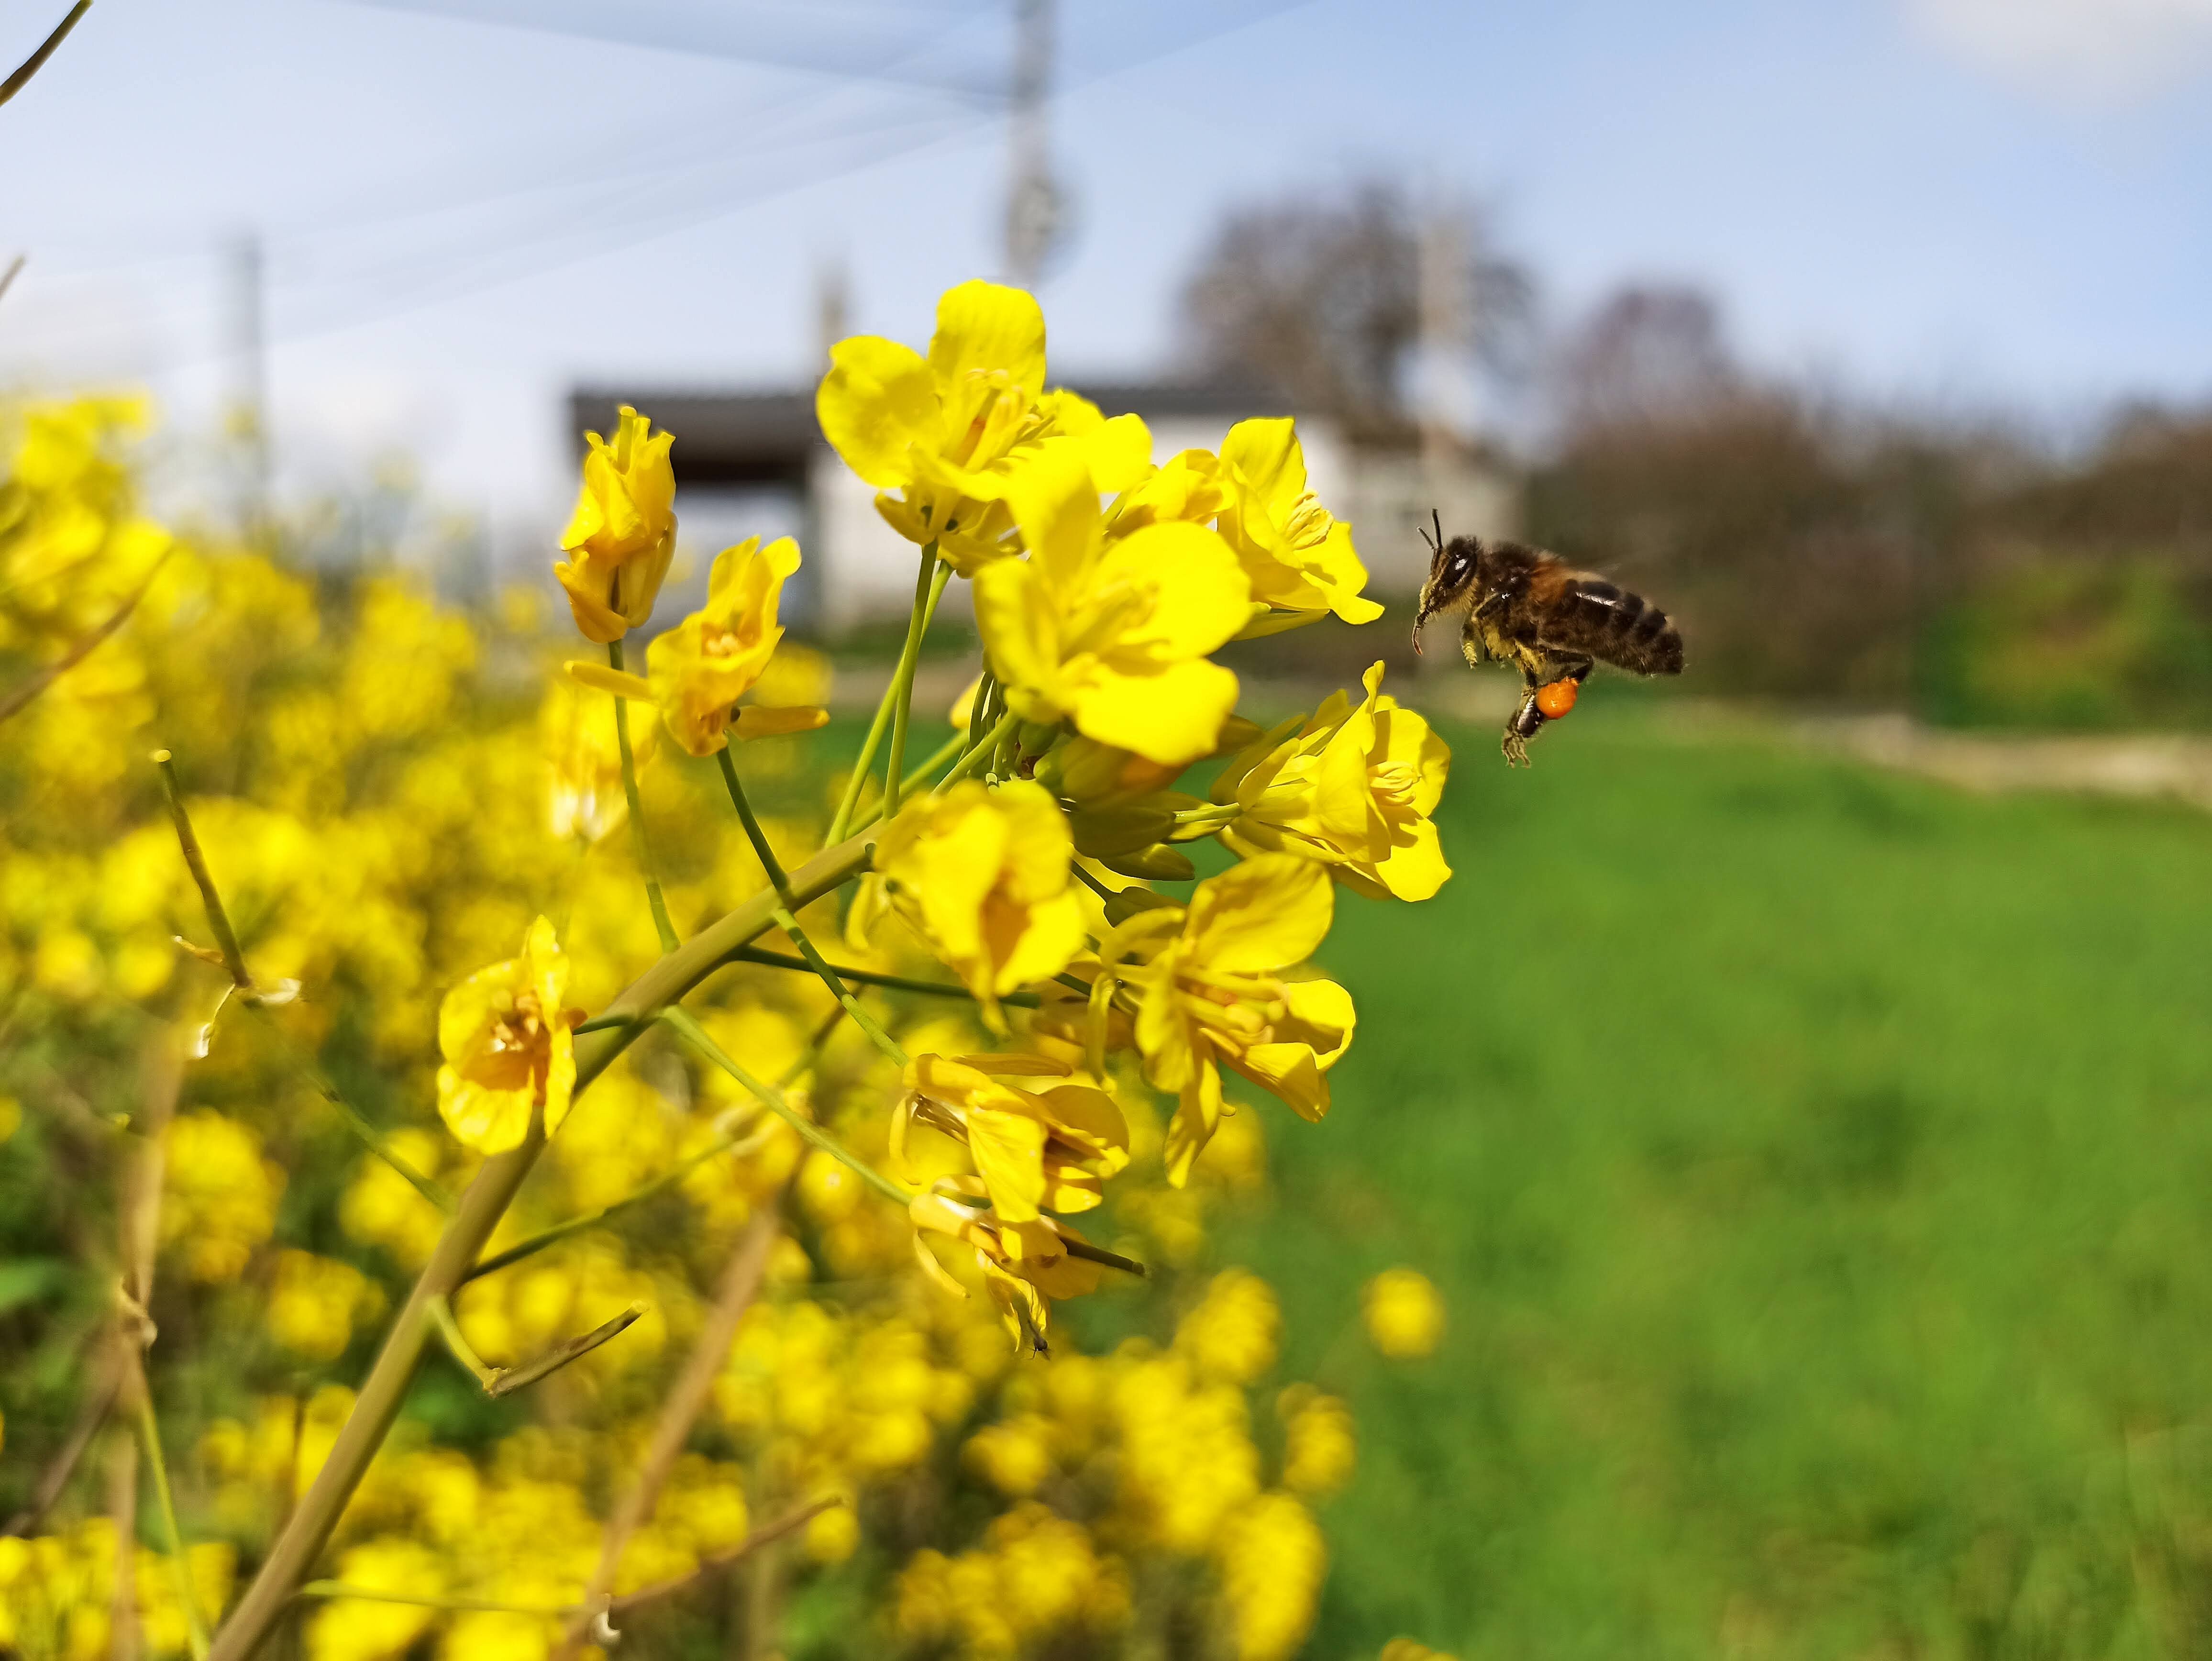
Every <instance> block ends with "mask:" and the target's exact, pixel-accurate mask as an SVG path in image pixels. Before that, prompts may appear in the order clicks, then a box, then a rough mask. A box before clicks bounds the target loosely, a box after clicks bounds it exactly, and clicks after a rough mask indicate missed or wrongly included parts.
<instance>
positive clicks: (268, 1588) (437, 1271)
mask: <svg viewBox="0 0 2212 1661" xmlns="http://www.w3.org/2000/svg"><path fill="white" fill-rule="evenodd" d="M869 854H870V843H869V841H868V839H867V838H866V837H850V838H848V840H846V841H844V842H842V843H836V844H834V845H833V846H831V847H829V848H826V849H823V851H822V852H821V853H819V854H817V855H815V856H814V858H812V859H811V860H810V861H807V862H806V863H805V865H804V866H802V867H799V869H798V870H796V871H794V872H793V873H791V886H792V892H793V896H794V897H797V898H798V899H799V900H800V901H801V902H802V903H805V902H809V901H812V900H816V899H819V898H820V897H822V896H823V895H824V894H827V893H829V892H832V891H835V890H836V889H838V888H842V886H844V885H845V884H847V883H848V882H850V881H851V880H852V879H854V877H857V876H859V875H860V873H861V872H863V871H865V870H866V869H867V867H868V860H869ZM775 908H776V900H775V896H774V895H773V894H768V893H762V894H756V895H754V896H753V897H751V898H750V899H748V900H746V901H744V903H743V904H740V905H738V906H737V907H736V908H735V909H734V910H731V911H729V912H727V913H726V914H725V915H724V916H721V917H720V918H719V919H717V920H716V921H715V922H713V923H710V924H709V925H708V927H706V928H702V929H701V930H700V931H699V932H698V933H697V934H694V935H693V936H692V937H691V938H690V940H686V941H684V944H683V945H681V946H678V948H677V949H676V950H675V951H673V952H669V953H668V954H667V955H666V956H665V957H663V958H660V960H659V962H657V963H655V964H653V967H652V968H650V969H648V970H646V971H645V973H644V974H642V975H641V976H639V977H638V978H637V979H636V980H635V981H633V982H632V983H630V984H629V987H628V988H627V989H625V990H624V991H623V993H622V994H621V995H620V996H618V997H617V998H616V999H615V1001H614V1002H613V1003H612V1004H611V1005H610V1006H609V1007H608V1009H607V1011H606V1013H608V1014H609V1015H611V1016H615V1017H617V1018H618V1019H617V1021H616V1023H615V1024H614V1025H610V1026H608V1027H607V1028H605V1030H603V1031H597V1032H594V1033H592V1035H591V1036H590V1037H587V1038H586V1039H584V1040H583V1041H582V1042H580V1043H578V1044H577V1046H576V1089H577V1090H579V1091H581V1090H583V1089H584V1088H585V1087H586V1086H588V1085H589V1084H590V1083H591V1082H592V1080H594V1079H596V1078H598V1077H599V1074H602V1073H604V1072H605V1071H606V1070H607V1068H609V1067H611V1066H612V1065H613V1064H614V1062H615V1061H616V1059H617V1057H618V1056H621V1054H622V1053H623V1050H627V1049H629V1046H630V1045H631V1044H632V1043H635V1042H636V1039H637V1036H638V1034H639V1032H640V1031H642V1030H643V1029H644V1026H645V1025H646V1024H647V1021H649V1019H651V1017H652V1015H653V1012H655V1011H657V1010H659V1009H662V1008H665V1007H667V1006H668V1005H670V1004H672V1003H673V1002H675V1001H676V1000H678V998H681V997H682V996H683V995H684V994H685V993H687V992H689V991H690V989H692V988H693V987H695V986H696V985H698V983H700V982H701V981H702V980H704V979H706V978H707V977H708V975H710V974H712V973H713V972H714V969H715V968H716V966H717V965H719V964H722V963H724V962H725V961H726V960H727V959H728V958H729V956H730V954H731V953H732V952H735V951H736V950H737V949H738V947H740V946H746V945H749V944H750V943H751V942H752V941H753V940H755V939H757V937H758V936H760V935H762V934H765V933H767V932H768V930H769V928H771V927H773V926H774V923H775V916H774V915H773V914H774V912H775ZM544 1147H545V1138H544V1132H543V1131H542V1130H538V1129H533V1130H532V1133H531V1134H530V1135H527V1136H526V1137H525V1138H524V1139H523V1141H522V1143H521V1145H520V1147H513V1148H509V1149H507V1151H506V1152H504V1153H495V1154H493V1155H492V1156H491V1157H490V1158H489V1159H486V1160H485V1161H484V1162H483V1165H481V1166H479V1167H478V1168H477V1174H476V1177H475V1178H474V1179H473V1180H472V1181H471V1183H469V1185H468V1187H467V1188H466V1189H465V1190H464V1191H463V1192H462V1194H461V1196H460V1199H459V1202H458V1203H457V1204H456V1205H455V1206H454V1208H453V1218H452V1220H450V1221H449V1222H448V1223H447V1225H446V1230H445V1232H444V1233H443V1234H441V1235H440V1236H439V1238H438V1243H437V1244H436V1245H435V1247H434V1248H433V1249H432V1250H431V1253H430V1261H429V1262H428V1263H427V1264H426V1265H425V1266H424V1268H423V1270H422V1275H421V1277H420V1278H419V1279H417V1280H416V1282H415V1289H414V1291H413V1292H412V1293H410V1294H409V1296H408V1300H407V1304H406V1305H405V1306H404V1307H403V1308H402V1309H401V1310H400V1311H399V1313H398V1317H396V1318H395V1319H394V1320H393V1322H392V1325H391V1327H390V1328H389V1329H388V1330H387V1331H386V1336H385V1341H384V1348H382V1349H381V1350H380V1352H379V1353H378V1354H377V1358H376V1361H375V1364H374V1366H372V1367H371V1368H370V1369H369V1373H368V1378H365V1379H363V1380H362V1385H361V1393H360V1395H359V1396H358V1397H357V1398H356V1401H355V1402H354V1410H353V1413H352V1415H351V1416H349V1418H348V1419H347V1421H346V1422H345V1424H344V1426H343V1427H342V1428H341V1429H340V1431H339V1432H338V1435H337V1440H336V1441H335V1442H333V1443H332V1444H331V1451H330V1454H329V1456H328V1457H326V1458H325V1460H324V1462H323V1468H322V1469H321V1470H320V1471H319V1473H317V1475H316V1477H315V1480H314V1482H313V1483H312V1484H310V1485H309V1487H308V1489H307V1493H306V1494H304V1495H302V1496H301V1500H300V1503H299V1504H298V1505H297V1506H295V1507H293V1511H292V1515H291V1518H290V1519H289V1521H288V1522H286V1524H284V1526H283V1530H281V1531H280V1532H279V1533H278V1535H277V1536H276V1540H275V1542H273V1543H272V1544H271V1545H270V1549H269V1555H268V1556H267V1557H266V1558H265V1559H264V1560H263V1562H262V1565H261V1571H260V1573H258V1574H257V1575H256V1576H255V1577H254V1579H253V1583H252V1585H250V1586H248V1587H247V1588H246V1593H245V1595H244V1596H243V1597H240V1599H239V1602H238V1604H237V1607H236V1608H235V1609H233V1610H232V1611H231V1615H230V1619H229V1620H228V1621H225V1622H224V1623H223V1627H222V1630H221V1631H220V1632H218V1633H217V1634H216V1636H215V1641H214V1643H213V1645H212V1646H210V1649H209V1652H208V1661H248V1658H249V1657H251V1656H252V1655H253V1654H254V1653H255V1652H257V1651H258V1650H259V1649H260V1647H261V1646H262V1645H263V1643H264V1642H265V1641H266V1640H267V1639H268V1637H269V1634H270V1633H271V1632H272V1631H274V1630H275V1628H276V1623H277V1621H279V1620H280V1619H281V1618H282V1617H283V1613H284V1610H285V1609H286V1607H287V1606H288V1605H289V1603H290V1602H291V1599H292V1594H293V1592H294V1591H295V1589H296V1588H297V1587H298V1586H299V1585H300V1584H301V1582H302V1581H304V1580H305V1579H307V1574H308V1572H309V1571H310V1570H311V1569H313V1567H314V1565H315V1560H316V1559H317V1558H318V1557H319V1556H320V1555H322V1552H323V1548H324V1547H325V1546H326V1545H327V1544H329V1542H330V1538H331V1532H332V1530H335V1529H336V1528H337V1523H338V1518H339V1517H340V1516H341V1515H342V1514H343V1512H344V1510H345V1507H346V1502H347V1501H348V1500H350V1499H351V1498H352V1497H353V1493H354V1490H355V1489H356V1488H358V1487H359V1486H360V1485H361V1479H362V1475H364V1474H366V1472H367V1471H368V1463H369V1461H370V1460H371V1459H373V1458H374V1457H375V1455H376V1451H377V1450H378V1449H379V1448H380V1447H381V1446H382V1445H384V1439H385V1438H386V1436H387V1435H389V1434H390V1433H391V1430H392V1424H393V1422H394V1421H396V1420H397V1419H398V1416H399V1409H400V1408H401V1407H402V1406H403V1405H404V1402H405V1401H406V1397H407V1390H408V1386H409V1385H410V1384H412V1383H413V1382H414V1378H415V1374H416V1370H417V1369H418V1368H419V1367H420V1366H422V1356H423V1353H424V1351H425V1350H426V1349H427V1348H428V1345H429V1342H430V1335H431V1333H432V1331H433V1323H432V1322H431V1320H430V1318H429V1317H428V1302H429V1300H430V1299H433V1298H442V1297H447V1296H449V1295H450V1294H451V1293H453V1290H454V1288H455V1287H459V1285H460V1283H461V1277H462V1276H463V1275H466V1274H467V1273H468V1271H469V1268H470V1266H471V1264H473V1263H474V1262H476V1261H477V1257H478V1256H481V1255H482V1253H483V1248H484V1243H485V1242H486V1241H487V1240H489V1238H491V1234H492V1231H493V1230H494V1229H495V1228H497V1227H498V1226H499V1220H500V1219H501V1217H502V1216H504V1215H505V1214H506V1213H507V1207H508V1206H509V1205H511V1204H512V1203H513V1200H514V1196H515V1193H516V1191H517V1190H518V1189H520V1187H521V1186H522V1182H523V1178H525V1177H527V1176H528V1175H529V1174H530V1171H531V1168H532V1165H535V1164H536V1163H537V1161H538V1155H539V1154H540V1153H543V1152H544ZM903 1198H904V1196H902V1202H903Z"/></svg>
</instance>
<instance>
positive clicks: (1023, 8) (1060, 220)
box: [1006, 0, 1067, 289]
mask: <svg viewBox="0 0 2212 1661" xmlns="http://www.w3.org/2000/svg"><path fill="white" fill-rule="evenodd" d="M1052 9H1053V0H1014V79H1013V86H1012V88H1011V93H1012V96H1011V97H1010V99H1009V100H1008V104H1009V109H1008V123H1009V128H1010V132H1009V137H1011V139H1012V154H1011V155H1010V156H1009V157H1008V162H1009V166H1008V168H1007V186H1006V280H1007V281H1008V282H1010V283H1014V284H1015V285H1016V286H1017V287H1019V288H1024V289H1026V288H1031V287H1034V286H1035V284H1036V280H1037V276H1038V273H1039V272H1041V271H1042V270H1043V268H1044V265H1045V262H1046V260H1047V259H1049V258H1050V257H1051V255H1052V253H1053V252H1054V250H1055V248H1056V247H1057V246H1058V245H1059V244H1060V240H1061V238H1062V234H1063V233H1064V232H1065V231H1066V219H1067V214H1066V198H1065V197H1064V196H1063V195H1062V193H1061V191H1060V186H1059V185H1058V183H1057V182H1055V181H1054V179H1053V176H1052V156H1051V154H1050V148H1049V147H1050V140H1051V135H1050V134H1049V133H1048V131H1047V130H1046V126H1045V100H1046V99H1047V98H1048V96H1049V95H1050V94H1051V92H1052V51H1053V11H1052Z"/></svg>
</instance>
